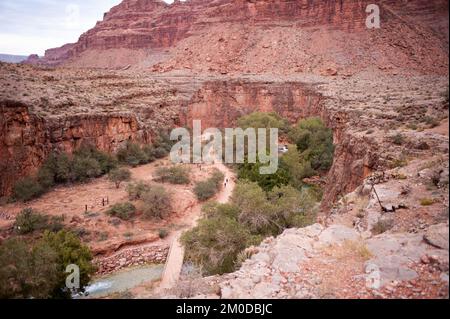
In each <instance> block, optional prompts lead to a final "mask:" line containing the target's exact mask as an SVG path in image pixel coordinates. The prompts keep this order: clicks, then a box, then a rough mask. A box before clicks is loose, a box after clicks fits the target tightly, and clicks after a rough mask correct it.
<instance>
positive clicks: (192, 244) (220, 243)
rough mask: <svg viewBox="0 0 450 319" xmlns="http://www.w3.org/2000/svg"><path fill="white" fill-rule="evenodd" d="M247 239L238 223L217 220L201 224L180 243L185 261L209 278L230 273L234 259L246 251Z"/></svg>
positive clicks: (225, 218)
mask: <svg viewBox="0 0 450 319" xmlns="http://www.w3.org/2000/svg"><path fill="white" fill-rule="evenodd" d="M250 237H251V236H250V233H249V232H248V231H247V230H246V229H245V228H244V227H243V226H242V225H241V224H240V223H239V222H237V221H236V220H234V219H231V218H227V217H220V218H210V219H203V220H200V222H199V224H198V226H196V227H195V228H193V229H192V230H190V231H187V232H185V233H184V234H183V235H182V237H181V241H182V243H183V245H184V246H185V247H186V258H187V260H190V261H192V262H194V263H195V264H197V265H200V266H201V267H202V269H203V270H204V271H205V272H206V274H211V275H212V274H223V273H227V272H232V271H233V270H234V266H235V262H236V258H237V255H238V254H239V252H241V251H242V250H244V249H245V247H247V244H248V242H249V239H250Z"/></svg>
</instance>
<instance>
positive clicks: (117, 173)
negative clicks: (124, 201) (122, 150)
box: [109, 168, 131, 188]
mask: <svg viewBox="0 0 450 319" xmlns="http://www.w3.org/2000/svg"><path fill="white" fill-rule="evenodd" d="M130 178H131V171H130V170H129V169H126V168H115V169H113V170H112V171H110V172H109V180H110V181H111V182H113V183H114V184H116V188H119V187H120V184H121V183H122V182H125V181H129V180H130Z"/></svg>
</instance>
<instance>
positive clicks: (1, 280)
mask: <svg viewBox="0 0 450 319" xmlns="http://www.w3.org/2000/svg"><path fill="white" fill-rule="evenodd" d="M58 272H59V265H58V256H57V254H56V252H55V251H54V250H53V249H52V248H51V247H50V246H48V245H46V244H44V243H42V242H39V243H38V244H37V245H35V246H34V247H29V245H28V244H27V243H26V242H25V241H23V240H22V239H18V238H11V239H8V240H6V241H5V242H3V243H2V244H1V245H0V299H6V298H8V299H11V298H21V299H25V298H50V297H52V294H53V291H54V290H55V289H56V287H58V284H59V274H58Z"/></svg>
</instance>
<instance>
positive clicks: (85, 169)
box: [72, 156, 102, 182]
mask: <svg viewBox="0 0 450 319" xmlns="http://www.w3.org/2000/svg"><path fill="white" fill-rule="evenodd" d="M72 165H73V166H72V180H73V181H77V182H85V181H86V180H88V179H90V178H94V177H99V176H101V174H102V169H101V167H100V164H99V163H98V162H97V160H96V159H94V158H90V157H81V156H76V157H75V158H74V159H73V164H72Z"/></svg>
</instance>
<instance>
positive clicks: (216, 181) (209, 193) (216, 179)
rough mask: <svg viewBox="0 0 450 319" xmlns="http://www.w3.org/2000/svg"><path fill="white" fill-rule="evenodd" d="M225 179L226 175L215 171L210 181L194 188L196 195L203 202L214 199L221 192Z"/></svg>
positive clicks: (197, 184) (202, 182)
mask: <svg viewBox="0 0 450 319" xmlns="http://www.w3.org/2000/svg"><path fill="white" fill-rule="evenodd" d="M224 178H225V175H224V174H223V173H222V172H221V171H219V170H218V169H215V170H214V171H213V173H212V176H211V177H210V178H209V179H207V180H206V181H201V182H198V183H196V185H195V187H194V193H195V195H196V196H197V198H198V199H199V200H201V201H205V200H208V199H210V198H212V197H214V195H216V194H217V192H218V191H219V190H220V188H221V186H222V182H223V180H224Z"/></svg>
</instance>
